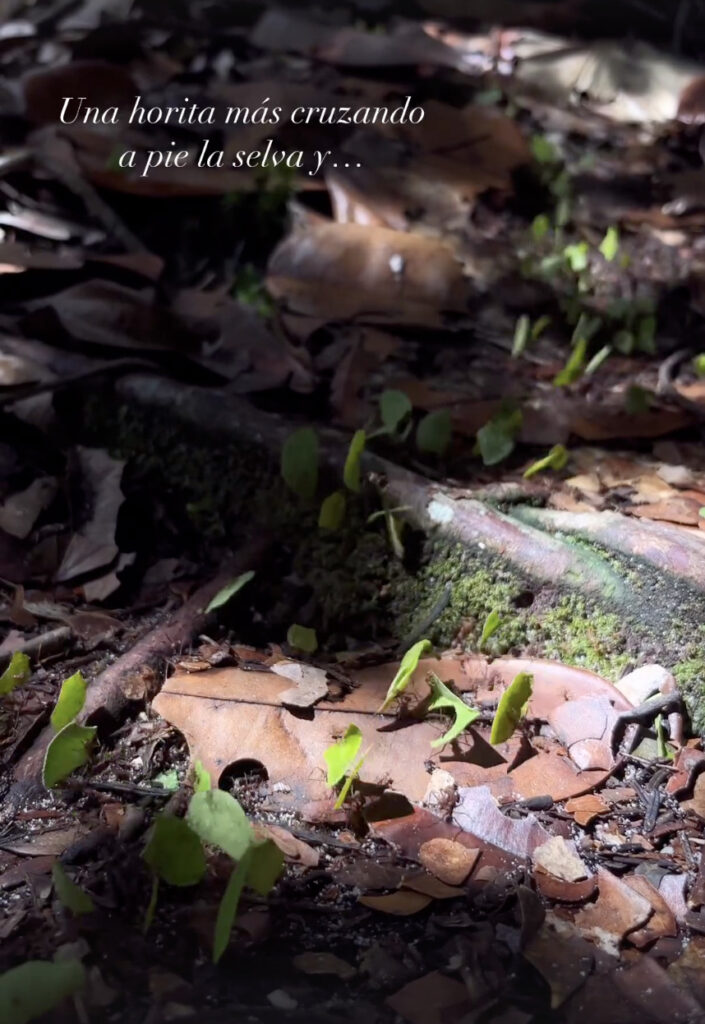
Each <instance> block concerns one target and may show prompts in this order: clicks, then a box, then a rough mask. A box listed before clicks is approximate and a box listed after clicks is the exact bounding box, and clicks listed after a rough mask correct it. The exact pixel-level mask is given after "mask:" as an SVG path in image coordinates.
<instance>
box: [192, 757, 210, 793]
mask: <svg viewBox="0 0 705 1024" xmlns="http://www.w3.org/2000/svg"><path fill="white" fill-rule="evenodd" d="M211 786H212V783H211V777H210V772H207V771H206V769H205V768H204V767H203V765H202V764H201V762H200V761H196V763H195V764H194V766H193V791H194V793H207V792H208V790H209V789H210V788H211Z"/></svg>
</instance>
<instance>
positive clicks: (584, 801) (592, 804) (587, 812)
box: [565, 793, 610, 828]
mask: <svg viewBox="0 0 705 1024" xmlns="http://www.w3.org/2000/svg"><path fill="white" fill-rule="evenodd" d="M609 809H610V805H609V804H608V803H606V802H605V800H604V799H603V798H602V796H601V795H600V794H599V793H588V794H586V795H585V796H576V797H573V798H572V799H570V800H567V801H566V804H565V810H566V811H567V813H568V814H571V815H572V816H573V818H574V819H575V821H576V822H577V824H578V825H580V826H581V827H582V828H585V826H586V825H589V824H590V822H591V821H594V820H595V818H598V817H599V816H600V815H602V814H608V813H609Z"/></svg>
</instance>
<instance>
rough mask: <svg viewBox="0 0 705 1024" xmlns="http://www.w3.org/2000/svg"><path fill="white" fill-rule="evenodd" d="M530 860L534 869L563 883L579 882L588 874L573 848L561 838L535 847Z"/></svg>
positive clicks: (554, 837) (552, 839)
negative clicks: (538, 869)
mask: <svg viewBox="0 0 705 1024" xmlns="http://www.w3.org/2000/svg"><path fill="white" fill-rule="evenodd" d="M531 860H532V863H533V865H534V867H535V868H541V870H542V871H545V872H546V873H547V874H549V875H553V877H554V878H557V879H559V880H560V881H563V882H580V881H582V880H583V879H585V878H586V877H587V876H588V875H589V874H590V872H589V871H588V869H587V867H586V865H585V864H583V862H582V861H581V859H580V857H579V856H578V854H577V852H576V851H575V848H574V846H572V845H571V846H569V845H568V843H567V842H566V841H565V839H564V838H563V836H552V837H551V839H548V840H547V841H546V842H545V843H542V845H541V846H537V847H536V849H535V850H534V851H533V853H532V855H531Z"/></svg>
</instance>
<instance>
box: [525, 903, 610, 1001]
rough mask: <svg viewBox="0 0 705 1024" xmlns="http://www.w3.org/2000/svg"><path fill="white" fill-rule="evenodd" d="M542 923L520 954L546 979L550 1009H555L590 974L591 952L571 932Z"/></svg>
mask: <svg viewBox="0 0 705 1024" xmlns="http://www.w3.org/2000/svg"><path fill="white" fill-rule="evenodd" d="M559 924H560V923H559V922H556V924H555V925H554V924H552V923H550V922H546V923H545V924H544V925H543V927H542V928H541V931H540V932H539V933H538V934H537V935H535V936H534V938H533V939H532V940H531V942H529V944H528V945H527V946H526V947H525V949H524V950H523V955H524V956H525V957H526V959H527V960H528V961H529V963H531V964H533V966H534V967H535V968H536V970H537V971H538V972H539V973H540V974H541V975H542V976H543V977H544V978H545V979H546V981H547V982H548V984H549V987H550V989H551V1007H552V1008H553V1009H556V1008H557V1007H559V1006H561V1005H562V1004H563V1003H564V1002H565V1001H566V999H567V998H568V997H569V996H570V995H572V994H573V992H575V991H577V989H579V988H580V987H581V986H582V985H583V984H584V983H585V979H586V977H587V976H588V974H589V973H590V971H591V970H592V966H593V963H594V956H595V954H594V949H593V948H592V947H591V946H590V943H588V942H586V941H585V940H584V939H582V938H580V936H579V935H578V934H577V933H575V932H574V931H572V930H568V929H567V928H565V926H563V928H561V930H560V931H559V930H557V927H556V926H557V925H559Z"/></svg>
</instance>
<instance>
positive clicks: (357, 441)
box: [343, 430, 367, 494]
mask: <svg viewBox="0 0 705 1024" xmlns="http://www.w3.org/2000/svg"><path fill="white" fill-rule="evenodd" d="M366 443H367V434H366V433H365V431H364V430H356V431H355V433H354V434H353V439H352V441H351V442H350V447H349V448H348V454H347V458H346V459H345V467H344V469H343V483H344V484H345V486H346V487H347V489H348V490H349V491H353V492H354V493H356V494H357V492H358V491H359V490H360V459H361V458H362V453H363V452H364V450H365V444H366Z"/></svg>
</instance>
